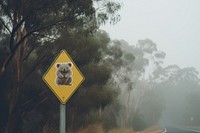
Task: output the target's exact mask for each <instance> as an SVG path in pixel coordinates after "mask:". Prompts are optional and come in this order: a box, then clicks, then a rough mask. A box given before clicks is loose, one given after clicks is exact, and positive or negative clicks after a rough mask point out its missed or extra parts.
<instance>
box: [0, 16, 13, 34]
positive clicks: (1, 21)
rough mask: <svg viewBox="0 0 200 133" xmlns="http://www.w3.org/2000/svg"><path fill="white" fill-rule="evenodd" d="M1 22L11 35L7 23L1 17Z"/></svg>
mask: <svg viewBox="0 0 200 133" xmlns="http://www.w3.org/2000/svg"><path fill="white" fill-rule="evenodd" d="M0 21H1V23H2V24H3V26H4V27H5V28H6V29H7V30H8V32H10V33H11V31H10V29H9V28H8V26H7V25H6V24H5V22H4V21H3V19H2V18H1V17H0Z"/></svg>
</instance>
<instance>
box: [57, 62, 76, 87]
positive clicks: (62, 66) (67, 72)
mask: <svg viewBox="0 0 200 133" xmlns="http://www.w3.org/2000/svg"><path fill="white" fill-rule="evenodd" d="M72 66H73V64H72V62H62V63H56V80H55V81H56V84H57V85H66V86H71V85H72V75H73V72H72V69H71V68H72Z"/></svg>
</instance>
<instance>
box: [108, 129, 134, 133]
mask: <svg viewBox="0 0 200 133" xmlns="http://www.w3.org/2000/svg"><path fill="white" fill-rule="evenodd" d="M108 133H135V132H134V131H133V130H132V129H112V130H110V131H108Z"/></svg>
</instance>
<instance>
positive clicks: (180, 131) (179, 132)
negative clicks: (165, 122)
mask: <svg viewBox="0 0 200 133" xmlns="http://www.w3.org/2000/svg"><path fill="white" fill-rule="evenodd" d="M162 133H200V129H198V130H197V129H187V128H173V127H167V128H165V129H164V131H163V132H162Z"/></svg>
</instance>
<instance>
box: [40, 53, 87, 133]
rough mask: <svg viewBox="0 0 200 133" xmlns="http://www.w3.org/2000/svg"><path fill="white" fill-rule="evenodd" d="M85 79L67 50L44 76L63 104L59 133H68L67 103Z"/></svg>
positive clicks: (61, 106)
mask: <svg viewBox="0 0 200 133" xmlns="http://www.w3.org/2000/svg"><path fill="white" fill-rule="evenodd" d="M84 79H85V77H84V76H83V74H82V73H81V71H80V70H79V69H78V67H77V66H76V64H75V63H74V61H73V60H72V58H71V57H70V56H69V54H68V53H67V51H65V50H62V51H61V52H60V54H59V55H58V56H57V57H56V59H55V60H54V62H53V63H52V64H51V66H50V67H49V69H48V70H47V72H46V73H45V74H44V75H43V80H44V82H45V83H46V84H47V85H48V87H49V88H50V89H51V90H52V92H53V93H54V94H55V96H56V97H57V98H58V99H59V100H60V102H61V104H60V130H59V133H66V102H67V101H68V100H69V99H70V97H71V96H72V95H73V94H74V92H75V91H76V90H77V88H78V87H79V86H80V85H81V84H82V82H83V81H84Z"/></svg>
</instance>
